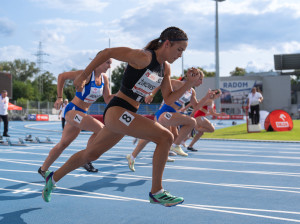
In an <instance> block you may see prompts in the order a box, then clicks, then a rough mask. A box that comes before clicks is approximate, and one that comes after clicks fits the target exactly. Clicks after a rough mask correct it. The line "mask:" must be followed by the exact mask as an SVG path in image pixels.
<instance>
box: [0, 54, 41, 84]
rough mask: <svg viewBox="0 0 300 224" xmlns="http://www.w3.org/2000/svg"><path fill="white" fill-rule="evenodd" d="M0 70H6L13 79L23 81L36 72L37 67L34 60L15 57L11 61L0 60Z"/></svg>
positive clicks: (37, 70)
mask: <svg viewBox="0 0 300 224" xmlns="http://www.w3.org/2000/svg"><path fill="white" fill-rule="evenodd" d="M0 71H8V72H10V74H12V77H13V80H18V81H21V82H25V81H27V80H30V79H31V78H32V77H34V76H35V75H37V74H38V72H39V69H38V68H37V67H36V64H35V63H34V62H29V61H27V60H21V59H16V60H14V61H13V62H8V61H4V62H0Z"/></svg>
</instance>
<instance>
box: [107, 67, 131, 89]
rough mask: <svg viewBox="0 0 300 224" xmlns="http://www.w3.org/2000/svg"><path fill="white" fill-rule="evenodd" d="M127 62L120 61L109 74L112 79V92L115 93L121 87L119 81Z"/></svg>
mask: <svg viewBox="0 0 300 224" xmlns="http://www.w3.org/2000/svg"><path fill="white" fill-rule="evenodd" d="M126 66H127V64H126V63H121V64H120V65H119V66H117V67H116V68H115V69H114V70H113V71H112V74H111V81H112V93H116V92H118V91H119V89H120V88H121V81H122V78H123V74H124V71H125V69H126Z"/></svg>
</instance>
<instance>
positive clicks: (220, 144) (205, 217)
mask: <svg viewBox="0 0 300 224" xmlns="http://www.w3.org/2000/svg"><path fill="white" fill-rule="evenodd" d="M1 131H2V130H1ZM9 133H10V134H11V138H10V139H11V141H12V143H15V142H17V140H18V137H21V138H23V139H24V137H25V135H26V134H31V135H32V136H33V137H35V136H38V137H39V138H40V140H41V141H43V140H45V139H46V137H47V136H48V137H50V139H51V140H52V141H53V142H54V143H57V142H58V141H59V140H60V136H61V124H60V122H10V123H9ZM89 136H90V133H89V132H82V133H81V134H80V136H78V138H77V139H76V140H75V141H74V142H73V143H72V144H71V145H70V146H69V147H68V148H67V149H66V150H65V151H64V153H63V154H62V155H61V156H60V158H59V159H58V160H57V161H56V162H55V163H54V164H53V166H52V167H51V170H56V169H57V168H58V167H60V166H61V165H62V164H63V163H64V162H65V161H66V160H67V159H68V158H69V157H70V156H71V155H72V154H74V153H75V152H77V151H79V150H82V149H84V148H85V146H86V143H87V140H88V138H89ZM188 141H190V140H188ZM26 144H27V146H8V145H0V224H25V223H26V224H48V223H49V224H66V223H67V224H69V223H71V224H77V223H80V224H85V223H92V224H98V223H105V224H110V223H113V224H114V223H116V224H118V223H130V224H133V223H138V224H142V223H159V224H161V223H166V224H176V223H188V224H193V223H195V224H201V223H204V224H206V223H208V224H219V223H220V224H225V223H228V224H250V223H252V224H263V223H266V224H270V223H272V224H273V223H299V222H300V144H299V143H284V142H283V143H279V142H258V141H256V142H250V141H221V140H220V141H217V140H200V141H198V142H197V143H196V145H195V148H197V149H199V151H198V152H189V156H188V157H180V156H176V157H173V158H175V159H176V161H175V162H172V163H167V165H166V168H165V172H164V176H163V178H164V179H163V186H164V188H165V189H166V190H168V191H170V192H171V193H172V194H173V195H176V196H182V197H184V199H185V201H184V203H183V204H181V205H178V206H176V207H171V208H166V207H163V206H161V205H153V204H150V203H149V201H148V193H149V191H150V188H151V176H152V155H153V150H154V147H155V145H154V144H153V143H150V144H148V145H147V146H146V148H145V149H144V151H142V153H141V154H140V157H139V158H137V160H136V165H135V168H136V172H132V171H130V170H129V169H128V165H127V160H126V158H125V156H126V154H129V153H130V152H132V150H133V148H134V146H135V145H133V138H132V137H129V136H126V137H124V138H123V139H122V140H121V141H120V142H119V143H118V144H117V145H116V146H115V147H113V148H112V149H111V150H109V151H108V152H107V153H105V154H104V155H103V156H102V157H100V158H99V159H98V160H97V161H95V162H94V163H93V164H94V166H95V167H96V168H98V169H99V173H96V174H93V173H88V172H86V171H85V170H84V169H83V168H79V169H77V170H75V171H73V172H71V173H70V174H69V175H67V176H66V177H64V178H63V179H62V180H61V181H60V182H58V183H57V189H56V190H55V191H54V193H53V194H52V200H51V202H49V203H46V202H44V201H43V199H42V196H41V192H42V189H43V186H44V180H43V179H42V177H41V176H40V175H39V174H38V173H37V170H38V168H39V167H40V166H41V164H42V163H43V161H44V159H45V158H46V156H47V155H48V152H49V150H50V149H51V148H52V147H53V146H54V144H45V143H41V144H37V143H26Z"/></svg>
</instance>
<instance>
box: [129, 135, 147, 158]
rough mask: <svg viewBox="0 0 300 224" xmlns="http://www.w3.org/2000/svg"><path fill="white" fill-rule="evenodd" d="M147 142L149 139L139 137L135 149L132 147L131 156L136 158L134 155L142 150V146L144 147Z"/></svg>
mask: <svg viewBox="0 0 300 224" xmlns="http://www.w3.org/2000/svg"><path fill="white" fill-rule="evenodd" d="M149 142H150V141H148V140H145V139H140V140H139V141H138V144H137V146H136V147H135V149H134V150H133V152H132V156H133V157H134V158H136V157H137V156H138V155H139V154H140V152H141V151H142V150H143V148H145V146H146V145H147V144H148V143H149Z"/></svg>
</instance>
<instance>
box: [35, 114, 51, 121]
mask: <svg viewBox="0 0 300 224" xmlns="http://www.w3.org/2000/svg"><path fill="white" fill-rule="evenodd" d="M36 120H37V121H49V115H48V114H37V115H36Z"/></svg>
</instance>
